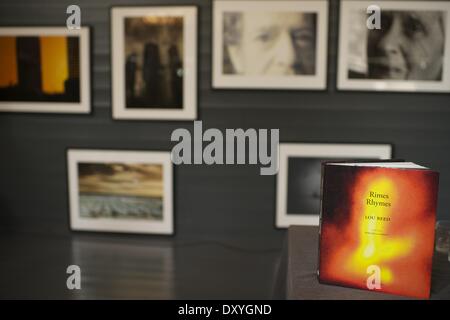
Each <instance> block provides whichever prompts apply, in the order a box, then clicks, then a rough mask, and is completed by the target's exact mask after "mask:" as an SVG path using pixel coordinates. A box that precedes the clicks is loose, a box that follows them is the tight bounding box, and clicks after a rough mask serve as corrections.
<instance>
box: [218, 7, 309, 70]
mask: <svg viewBox="0 0 450 320" xmlns="http://www.w3.org/2000/svg"><path fill="white" fill-rule="evenodd" d="M316 20H317V14H315V13H301V12H260V11H258V12H244V13H241V12H225V13H224V26H223V27H224V43H223V50H224V53H223V57H224V60H223V64H224V66H223V67H224V72H225V73H227V74H243V75H297V74H307V75H312V74H314V73H315V70H316Z"/></svg>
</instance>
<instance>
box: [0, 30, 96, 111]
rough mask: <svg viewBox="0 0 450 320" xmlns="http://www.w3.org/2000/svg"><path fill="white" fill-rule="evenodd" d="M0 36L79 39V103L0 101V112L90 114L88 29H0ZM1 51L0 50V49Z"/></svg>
mask: <svg viewBox="0 0 450 320" xmlns="http://www.w3.org/2000/svg"><path fill="white" fill-rule="evenodd" d="M0 36H78V37H79V38H80V46H79V49H80V102H42V101H39V102H29V101H26V102H25V101H24V102H16V101H0V112H45V113H47V112H48V113H90V111H91V92H90V88H91V87H90V75H91V71H90V61H89V59H90V57H89V52H90V51H89V28H88V27H81V28H80V29H74V30H69V29H67V28H66V27H0ZM0 50H1V49H0Z"/></svg>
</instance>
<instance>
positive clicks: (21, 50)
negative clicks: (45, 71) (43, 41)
mask: <svg viewBox="0 0 450 320" xmlns="http://www.w3.org/2000/svg"><path fill="white" fill-rule="evenodd" d="M16 45H17V66H18V75H19V87H20V89H21V91H23V92H27V93H30V94H37V95H40V94H42V75H41V72H42V71H41V45H40V42H39V38H38V37H17V42H16Z"/></svg>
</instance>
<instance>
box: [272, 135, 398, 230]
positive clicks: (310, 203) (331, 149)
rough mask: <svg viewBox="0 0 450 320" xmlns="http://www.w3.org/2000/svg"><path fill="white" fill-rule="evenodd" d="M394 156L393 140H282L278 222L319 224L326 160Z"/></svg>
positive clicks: (383, 158)
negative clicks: (333, 142)
mask: <svg viewBox="0 0 450 320" xmlns="http://www.w3.org/2000/svg"><path fill="white" fill-rule="evenodd" d="M391 157H392V147H391V145H389V144H320V143H317V144H315V143H292V144H291V143H281V144H280V170H279V172H278V176H277V213H276V226H277V227H278V228H287V227H289V226H290V225H313V226H317V225H319V213H320V196H321V194H320V187H321V186H320V184H321V165H322V162H324V161H343V160H385V159H390V158H391Z"/></svg>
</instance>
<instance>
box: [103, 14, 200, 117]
mask: <svg viewBox="0 0 450 320" xmlns="http://www.w3.org/2000/svg"><path fill="white" fill-rule="evenodd" d="M111 44H112V48H111V50H112V92H113V93H112V94H113V96H112V103H113V118H114V119H133V120H145V119H155V120H195V119H196V118H197V7H195V6H183V7H175V6H161V7H115V8H112V10H111Z"/></svg>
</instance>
